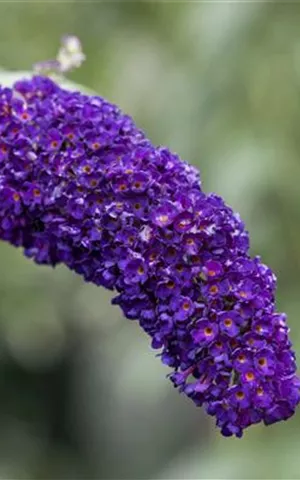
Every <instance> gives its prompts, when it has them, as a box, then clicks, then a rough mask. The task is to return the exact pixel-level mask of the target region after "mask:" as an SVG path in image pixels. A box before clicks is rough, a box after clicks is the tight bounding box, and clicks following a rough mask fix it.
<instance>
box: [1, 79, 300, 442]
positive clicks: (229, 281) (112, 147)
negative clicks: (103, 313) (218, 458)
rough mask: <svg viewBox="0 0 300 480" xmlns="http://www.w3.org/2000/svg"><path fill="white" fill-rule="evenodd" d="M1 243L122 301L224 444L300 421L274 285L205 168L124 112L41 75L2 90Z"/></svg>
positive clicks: (283, 319)
mask: <svg viewBox="0 0 300 480" xmlns="http://www.w3.org/2000/svg"><path fill="white" fill-rule="evenodd" d="M0 238H1V239H2V240H5V241H8V242H10V243H11V244H12V245H15V246H22V247H23V248H24V253H25V255H26V256H27V257H30V258H33V259H34V260H35V261H36V262H37V263H39V264H47V265H51V266H55V265H57V264H59V263H63V264H65V265H67V266H68V267H69V268H70V269H72V270H74V271H75V272H77V273H78V274H80V275H82V276H83V277H84V279H85V281H88V282H93V283H94V284H96V285H101V286H103V287H106V288H108V289H111V290H114V291H117V296H116V297H115V298H114V300H113V303H114V304H117V305H119V306H120V307H121V309H122V311H123V312H124V315H125V316H126V317H127V318H129V319H135V320H138V322H139V324H140V325H141V327H142V328H143V329H144V330H145V331H146V332H147V333H148V334H149V335H150V337H151V338H152V347H153V348H154V349H158V350H159V355H160V356H161V360H162V362H163V363H164V364H166V365H168V366H169V367H171V369H172V373H171V374H170V378H171V380H172V382H173V383H174V385H175V386H176V387H178V388H179V390H180V391H182V392H184V393H185V394H186V395H187V396H189V397H190V398H191V399H192V400H193V401H194V402H195V404H196V405H198V406H201V405H203V406H204V407H205V409H206V411H207V412H208V413H209V414H210V415H214V416H215V417H216V423H217V425H218V427H220V429H221V432H222V434H223V435H226V436H230V435H236V436H241V435H242V433H243V429H245V428H246V427H248V426H250V425H251V424H254V423H259V422H261V421H263V422H264V423H265V424H266V425H268V424H271V423H274V422H276V421H279V420H286V419H287V418H289V417H290V416H291V415H292V414H293V413H294V411H295V407H296V405H297V404H298V403H299V398H300V397H299V381H298V378H297V376H296V373H295V372H296V364H295V355H294V352H293V351H292V349H291V342H290V340H289V338H288V326H287V323H286V316H285V315H284V314H281V313H277V312H276V310H275V301H274V291H275V286H276V279H275V276H274V274H273V273H272V271H271V270H270V269H269V268H268V267H267V266H265V265H264V264H263V263H262V262H261V261H260V258H259V257H256V258H251V257H250V255H249V253H248V251H249V238H248V234H247V232H246V231H245V227H244V224H243V222H242V221H241V219H240V217H239V215H238V214H236V213H234V212H233V211H232V209H231V208H230V207H228V206H227V205H226V204H225V203H224V201H223V200H222V198H220V197H219V196H217V195H215V194H206V193H204V192H203V191H202V189H201V183H200V178H199V174H198V172H197V170H196V169H195V168H194V167H192V166H190V165H189V164H187V163H186V162H184V161H182V160H181V159H180V158H179V157H178V156H177V155H175V154H174V153H171V152H170V151H169V150H168V149H167V148H164V147H156V146H153V145H152V143H151V142H150V141H149V140H148V139H147V138H146V137H145V135H144V133H143V132H142V131H141V130H139V129H138V128H137V127H136V125H135V124H134V122H133V120H132V119H131V118H130V117H129V116H127V115H124V114H123V113H122V112H121V111H120V110H119V108H118V107H116V106H115V105H113V104H111V103H109V102H108V101H106V100H104V99H103V98H101V97H96V96H86V95H83V94H81V93H78V92H70V91H67V90H64V89H62V88H61V87H60V86H58V85H57V84H55V83H54V82H53V81H51V80H50V79H49V78H46V77H40V76H35V77H33V78H32V79H30V80H22V81H19V82H17V83H16V84H15V85H14V86H13V88H11V89H10V88H0Z"/></svg>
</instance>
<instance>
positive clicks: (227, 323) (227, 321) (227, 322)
mask: <svg viewBox="0 0 300 480" xmlns="http://www.w3.org/2000/svg"><path fill="white" fill-rule="evenodd" d="M224 325H225V327H231V325H232V320H231V318H225V320H224Z"/></svg>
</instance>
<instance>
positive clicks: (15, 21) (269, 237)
mask: <svg viewBox="0 0 300 480" xmlns="http://www.w3.org/2000/svg"><path fill="white" fill-rule="evenodd" d="M299 22H300V4H298V3H297V2H295V3H288V2H281V3H267V2H263V1H262V2H254V3H253V2H252V3H250V2H249V3H244V2H242V3H240V4H239V3H236V2H235V3H230V2H225V1H223V2H222V1H221V2H220V3H216V2H211V3H210V2H199V3H188V2H182V3H171V2H170V3H169V2H152V3H145V2H125V1H124V2H113V1H111V2H102V1H99V2H94V3H89V2H84V1H82V2H81V3H72V2H68V3H67V2H65V3H64V2H61V3H59V2H58V3H51V2H50V3H49V2H29V3H28V2H26V1H23V2H19V3H14V2H7V3H5V2H1V4H0V67H2V68H5V69H8V70H17V69H20V70H26V69H29V68H30V66H31V65H32V64H33V63H34V62H36V61H39V60H43V59H47V58H52V57H53V56H54V55H55V54H56V51H57V49H58V45H59V39H60V37H61V35H62V34H64V33H74V34H76V35H78V36H79V37H80V38H81V40H82V43H83V45H84V50H85V53H86V55H87V61H86V63H85V64H84V66H83V67H82V68H81V69H80V70H79V71H78V72H75V73H74V74H72V76H71V79H72V80H73V81H76V82H79V83H81V84H84V85H86V86H87V87H89V88H91V89H93V90H95V91H96V92H98V93H99V94H101V95H103V96H106V97H108V98H109V99H110V100H111V101H113V102H115V103H117V104H119V105H120V106H121V107H122V108H123V110H125V111H126V112H127V113H129V114H131V115H132V116H133V117H134V118H135V120H136V122H137V123H138V124H139V125H140V126H141V127H142V128H143V129H145V130H146V131H147V132H148V135H149V137H150V138H151V139H152V140H153V142H154V143H156V144H165V145H168V146H169V147H170V148H171V149H172V150H174V151H176V152H178V153H179V154H180V155H181V156H182V158H184V159H187V160H189V161H190V162H191V163H193V164H195V165H197V166H198V167H199V168H200V169H201V172H202V180H203V185H204V189H205V190H206V191H215V192H218V193H219V194H221V195H222V196H224V197H225V199H226V201H227V202H228V203H229V204H231V205H232V206H233V207H234V208H235V209H236V210H238V211H239V212H240V213H241V215H242V217H243V219H244V220H245V221H246V223H247V226H248V229H249V230H250V234H251V239H252V252H253V254H260V255H261V256H262V258H263V260H264V262H265V263H267V264H269V265H270V266H272V268H273V269H274V271H275V272H276V274H277V275H278V308H279V309H280V310H281V311H286V312H287V313H288V315H289V321H290V326H291V335H292V339H293V342H294V345H295V349H296V351H297V352H298V357H299V359H300V324H299V315H300V296H299V289H300V242H299V236H300V136H299V124H300V105H299V103H300V102H299V98H300V30H299ZM0 265H1V267H0V269H1V270H0V271H1V275H0V292H1V297H0V478H2V479H8V478H10V479H23V478H24V479H53V480H56V479H65V478H66V479H69V478H70V479H77V478H82V479H83V478H85V479H105V478H106V479H132V480H134V479H153V480H155V479H157V480H159V479H183V478H184V479H192V478H194V479H208V478H209V479H275V478H276V479H277V478H280V479H288V478H293V479H299V478H300V455H299V445H300V412H298V414H296V415H295V417H293V418H292V419H291V420H289V421H288V422H286V423H282V424H277V425H274V426H272V427H268V428H266V427H263V426H255V427H252V428H251V429H249V430H248V431H247V432H246V434H245V436H244V437H243V439H241V440H236V439H232V438H231V439H226V438H225V439H224V438H221V436H220V435H219V433H218V432H217V431H216V429H215V427H214V424H213V420H212V419H211V418H207V417H206V416H205V415H204V414H203V412H202V411H201V409H197V408H196V407H194V405H193V404H192V403H191V402H190V401H189V400H188V399H187V398H184V397H181V396H180V395H179V394H178V393H177V392H176V391H175V390H174V389H173V387H172V385H171V383H169V382H168V381H167V380H166V379H165V375H166V374H167V373H168V371H167V368H166V367H164V366H162V365H161V364H160V361H159V359H157V358H155V355H154V352H153V351H151V349H150V347H149V344H148V339H147V338H146V336H145V335H144V334H143V333H142V332H141V331H140V330H139V328H138V325H137V324H135V323H134V322H130V321H127V320H125V319H123V318H122V316H121V314H120V312H119V311H118V309H117V307H111V306H110V302H109V300H110V295H109V294H107V293H106V292H104V291H102V290H101V289H99V288H96V287H93V286H92V285H86V284H84V283H83V281H82V280H81V279H80V278H77V277H76V276H74V275H73V274H71V273H70V272H69V271H67V270H66V269H64V268H57V269H55V271H54V270H51V269H47V268H43V267H38V266H35V265H34V264H33V263H30V261H28V260H26V259H25V258H23V257H22V252H21V251H17V250H15V249H13V248H11V247H10V246H8V245H5V244H1V245H0Z"/></svg>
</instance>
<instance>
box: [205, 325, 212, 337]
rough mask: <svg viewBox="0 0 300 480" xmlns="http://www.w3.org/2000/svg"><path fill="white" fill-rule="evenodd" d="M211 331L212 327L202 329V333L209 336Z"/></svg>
mask: <svg viewBox="0 0 300 480" xmlns="http://www.w3.org/2000/svg"><path fill="white" fill-rule="evenodd" d="M212 333H213V329H212V328H211V327H206V328H205V329H204V335H206V336H208V337H210V336H211V335H212Z"/></svg>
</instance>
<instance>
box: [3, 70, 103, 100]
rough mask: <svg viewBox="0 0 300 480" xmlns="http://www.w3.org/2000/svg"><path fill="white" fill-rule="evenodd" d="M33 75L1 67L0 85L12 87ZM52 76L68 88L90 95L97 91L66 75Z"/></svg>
mask: <svg viewBox="0 0 300 480" xmlns="http://www.w3.org/2000/svg"><path fill="white" fill-rule="evenodd" d="M32 76H33V73H32V72H26V71H16V72H7V71H6V70H1V69H0V85H2V86H5V87H12V86H13V84H14V83H15V82H17V81H18V80H22V79H26V78H28V79H29V78H31V77H32ZM51 78H52V79H53V80H54V81H55V82H56V83H58V84H59V85H61V86H62V87H64V88H66V89H67V90H72V91H79V92H83V93H86V94H88V95H95V92H92V91H91V90H90V89H88V88H87V87H84V86H83V85H80V84H78V83H74V82H71V81H70V80H68V79H66V78H64V77H60V76H58V75H56V76H55V75H52V76H51Z"/></svg>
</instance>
